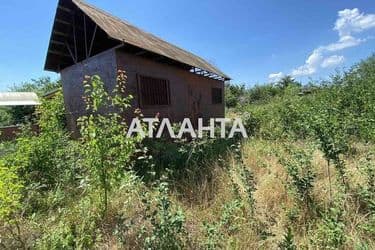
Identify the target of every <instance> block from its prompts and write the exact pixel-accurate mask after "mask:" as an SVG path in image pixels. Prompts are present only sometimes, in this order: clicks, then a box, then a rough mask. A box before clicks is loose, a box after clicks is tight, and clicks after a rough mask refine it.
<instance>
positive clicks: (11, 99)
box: [0, 92, 40, 106]
mask: <svg viewBox="0 0 375 250" xmlns="http://www.w3.org/2000/svg"><path fill="white" fill-rule="evenodd" d="M39 104H40V102H39V98H38V96H37V95H36V94H35V93H33V92H0V106H35V105H39Z"/></svg>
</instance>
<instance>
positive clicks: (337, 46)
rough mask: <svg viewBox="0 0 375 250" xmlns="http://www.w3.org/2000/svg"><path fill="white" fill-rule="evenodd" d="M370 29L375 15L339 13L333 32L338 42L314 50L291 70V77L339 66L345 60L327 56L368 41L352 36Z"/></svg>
mask: <svg viewBox="0 0 375 250" xmlns="http://www.w3.org/2000/svg"><path fill="white" fill-rule="evenodd" d="M372 28H375V14H365V13H360V11H359V9H357V8H354V9H345V10H342V11H339V12H338V18H337V20H336V22H335V27H334V30H336V31H337V32H338V35H339V40H338V41H337V42H334V43H331V44H328V45H325V46H320V47H318V48H317V49H315V50H314V51H313V52H312V53H311V54H310V56H309V57H308V58H307V60H306V62H305V64H304V65H302V66H300V67H297V68H295V69H294V70H292V73H291V75H292V76H308V75H312V74H314V73H315V72H317V70H318V69H319V68H320V67H322V68H328V67H333V66H337V65H339V64H340V63H342V62H343V61H344V60H345V58H344V57H343V56H338V55H333V56H330V55H329V54H330V53H331V52H336V51H340V50H343V49H346V48H350V47H355V46H358V45H360V44H361V43H364V42H366V41H367V40H368V39H360V38H356V37H354V36H353V34H355V33H360V32H363V31H365V30H369V29H372Z"/></svg>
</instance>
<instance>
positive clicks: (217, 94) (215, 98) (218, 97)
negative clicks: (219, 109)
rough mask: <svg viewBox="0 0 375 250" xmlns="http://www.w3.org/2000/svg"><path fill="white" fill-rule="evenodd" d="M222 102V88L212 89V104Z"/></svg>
mask: <svg viewBox="0 0 375 250" xmlns="http://www.w3.org/2000/svg"><path fill="white" fill-rule="evenodd" d="M222 103H223V90H222V89H221V88H213V89H212V104H222Z"/></svg>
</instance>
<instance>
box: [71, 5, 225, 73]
mask: <svg viewBox="0 0 375 250" xmlns="http://www.w3.org/2000/svg"><path fill="white" fill-rule="evenodd" d="M72 2H73V3H74V4H75V5H76V6H77V7H78V8H79V9H80V10H81V11H82V12H83V13H85V14H86V15H87V16H88V17H89V18H90V19H91V20H92V21H93V22H95V23H96V24H97V25H98V26H99V27H100V28H101V29H102V30H103V31H104V32H105V33H107V35H108V36H109V37H111V38H113V39H115V40H118V41H121V42H123V43H125V44H130V45H132V46H136V47H139V48H141V49H144V50H146V51H150V52H152V53H155V54H158V55H161V56H164V57H167V58H169V59H172V60H175V61H177V62H179V63H182V64H186V65H188V66H191V67H192V70H194V71H195V69H194V68H197V69H198V70H203V71H202V72H203V73H202V74H205V72H204V71H207V74H209V73H211V74H214V75H217V76H219V77H222V78H224V79H226V80H228V79H230V78H229V77H228V76H227V75H225V74H224V73H223V72H222V71H220V70H219V69H218V68H217V67H215V66H213V65H212V64H210V63H208V62H207V61H205V60H204V59H202V58H200V57H198V56H196V55H194V54H192V53H190V52H187V51H185V50H183V49H181V48H179V47H177V46H175V45H172V44H170V43H168V42H166V41H164V40H162V39H160V38H158V37H156V36H154V35H152V34H150V33H147V32H145V31H142V30H141V29H139V28H137V27H135V26H133V25H131V24H129V23H128V22H125V21H123V20H121V19H119V18H117V17H114V16H112V15H110V14H108V13H107V12H105V11H103V10H100V9H98V8H96V7H94V6H92V5H89V4H87V3H85V2H84V1H82V0H72Z"/></svg>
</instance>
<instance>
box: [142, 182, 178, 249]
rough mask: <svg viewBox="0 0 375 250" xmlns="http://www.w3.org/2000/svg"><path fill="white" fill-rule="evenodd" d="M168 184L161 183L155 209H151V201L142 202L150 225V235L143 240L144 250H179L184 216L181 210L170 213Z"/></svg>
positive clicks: (149, 199)
mask: <svg viewBox="0 0 375 250" xmlns="http://www.w3.org/2000/svg"><path fill="white" fill-rule="evenodd" d="M168 192H169V188H168V183H167V182H165V181H162V182H161V183H160V184H159V186H158V190H157V195H156V196H155V198H154V201H155V202H156V208H155V209H152V202H153V201H152V199H151V197H147V198H145V199H144V200H143V202H144V204H145V205H146V219H147V221H149V222H150V223H151V230H152V232H151V234H150V235H148V236H147V237H146V238H145V241H144V247H145V248H146V249H181V248H182V247H183V241H182V237H183V235H184V234H185V229H184V223H185V215H184V213H183V212H182V210H177V211H176V212H173V211H172V207H171V205H172V203H171V201H170V199H169V197H168Z"/></svg>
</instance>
